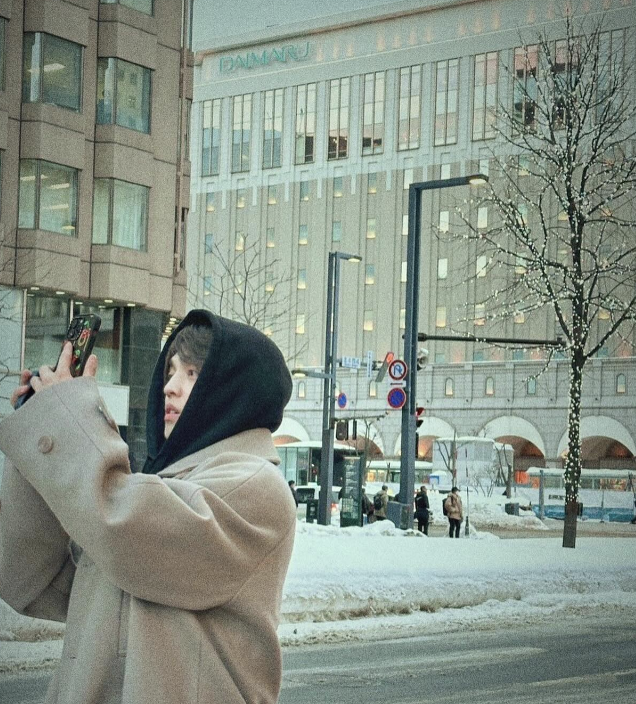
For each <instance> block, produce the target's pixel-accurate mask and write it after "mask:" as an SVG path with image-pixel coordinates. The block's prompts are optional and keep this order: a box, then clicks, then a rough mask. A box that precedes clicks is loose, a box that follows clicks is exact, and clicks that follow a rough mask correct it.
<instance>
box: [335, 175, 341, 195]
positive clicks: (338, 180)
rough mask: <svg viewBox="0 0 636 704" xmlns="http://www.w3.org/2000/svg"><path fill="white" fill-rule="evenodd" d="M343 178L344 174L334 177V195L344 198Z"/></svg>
mask: <svg viewBox="0 0 636 704" xmlns="http://www.w3.org/2000/svg"><path fill="white" fill-rule="evenodd" d="M342 189H343V178H342V176H334V177H333V197H334V198H342V193H343V190H342Z"/></svg>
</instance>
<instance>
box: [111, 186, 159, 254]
mask: <svg viewBox="0 0 636 704" xmlns="http://www.w3.org/2000/svg"><path fill="white" fill-rule="evenodd" d="M149 190H150V189H149V188H146V186H138V185H136V184H134V183H126V182H125V181H115V183H114V192H113V234H112V243H113V244H115V245H118V246H119V247H129V248H130V249H138V250H142V251H145V250H146V244H147V241H146V235H147V228H148V191H149Z"/></svg>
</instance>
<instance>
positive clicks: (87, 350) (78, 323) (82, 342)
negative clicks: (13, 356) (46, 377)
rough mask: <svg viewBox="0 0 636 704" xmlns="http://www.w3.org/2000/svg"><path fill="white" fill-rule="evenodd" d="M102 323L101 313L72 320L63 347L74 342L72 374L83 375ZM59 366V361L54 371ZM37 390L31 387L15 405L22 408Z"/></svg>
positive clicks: (36, 373)
mask: <svg viewBox="0 0 636 704" xmlns="http://www.w3.org/2000/svg"><path fill="white" fill-rule="evenodd" d="M101 324H102V319H101V318H100V317H99V315H92V314H91V315H77V316H75V317H74V318H73V320H71V324H70V325H69V326H68V330H67V331H66V335H65V337H64V342H63V343H62V349H63V348H64V344H65V343H66V342H71V343H72V344H73V356H72V357H71V366H70V369H71V375H72V376H74V377H75V376H82V374H83V373H84V367H85V366H86V362H87V360H88V358H89V357H90V354H91V352H92V351H93V346H94V345H95V339H96V337H97V332H98V331H99V327H100V325H101ZM56 368H57V362H56V364H55V367H53V371H55V369H56ZM33 376H38V372H37V371H36V372H33ZM34 393H35V392H34V391H33V389H29V391H27V392H26V394H23V395H22V396H20V398H19V399H18V400H17V401H16V404H15V407H16V408H20V407H21V406H23V405H24V404H25V403H26V402H27V401H28V399H29V398H31V396H33V394H34Z"/></svg>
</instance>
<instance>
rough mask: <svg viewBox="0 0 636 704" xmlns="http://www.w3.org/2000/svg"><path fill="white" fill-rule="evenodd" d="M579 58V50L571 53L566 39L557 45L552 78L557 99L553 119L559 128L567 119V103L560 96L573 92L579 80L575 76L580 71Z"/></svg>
mask: <svg viewBox="0 0 636 704" xmlns="http://www.w3.org/2000/svg"><path fill="white" fill-rule="evenodd" d="M578 58H579V52H578V50H575V51H571V50H570V47H568V42H567V40H566V39H560V40H559V41H557V42H556V43H555V46H554V60H553V62H552V78H553V81H554V89H555V95H556V96H557V99H556V100H555V101H554V105H553V108H552V119H553V120H554V122H555V123H556V126H557V127H559V126H562V124H563V121H564V119H565V103H564V100H563V99H561V98H560V97H559V96H561V95H564V94H565V93H566V92H568V91H569V90H571V88H570V86H571V85H573V83H574V82H575V81H576V80H577V79H575V78H574V75H575V74H576V72H577V71H578Z"/></svg>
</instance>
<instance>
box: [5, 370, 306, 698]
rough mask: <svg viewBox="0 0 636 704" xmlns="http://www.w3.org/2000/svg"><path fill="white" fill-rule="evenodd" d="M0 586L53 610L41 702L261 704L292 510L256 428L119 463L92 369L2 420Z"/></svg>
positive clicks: (273, 680) (274, 683)
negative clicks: (57, 654) (166, 461)
mask: <svg viewBox="0 0 636 704" xmlns="http://www.w3.org/2000/svg"><path fill="white" fill-rule="evenodd" d="M0 449H1V450H2V452H4V453H5V455H6V456H7V458H8V460H9V461H8V462H6V463H5V472H4V477H3V481H2V489H1V497H0V498H1V508H0V596H1V597H2V598H3V599H4V600H5V601H6V602H8V603H9V604H10V605H11V606H12V607H13V608H14V609H16V610H17V611H19V612H21V613H24V614H27V615H31V616H37V617H40V618H47V619H55V620H59V621H66V624H67V625H66V635H65V639H64V646H63V652H62V659H61V663H60V666H59V668H58V670H57V672H56V674H55V676H54V678H53V681H52V683H51V686H50V689H49V691H48V694H47V698H46V704H239V703H241V704H242V703H245V702H248V703H253V704H270V703H272V704H273V703H274V702H276V701H277V699H278V693H279V689H280V679H281V656H280V646H279V643H278V638H277V635H276V628H277V625H278V620H279V613H280V603H281V594H282V587H283V582H284V579H285V574H286V571H287V566H288V563H289V559H290V555H291V551H292V546H293V539H294V526H295V521H296V514H295V506H294V502H293V500H292V496H291V493H290V491H289V488H288V486H287V484H286V482H285V481H284V479H283V477H282V475H281V473H280V471H279V470H278V469H276V468H275V467H274V466H273V465H274V463H277V462H278V457H277V454H276V451H275V448H274V445H273V443H272V439H271V434H270V432H269V431H268V430H250V431H246V432H244V433H241V434H239V435H237V436H235V437H232V438H228V439H226V440H223V441H221V442H219V443H217V444H215V445H213V446H210V447H208V448H206V449H204V450H201V451H199V452H197V453H195V454H193V455H191V456H189V457H186V458H184V459H182V460H180V461H179V462H177V463H175V464H173V465H172V466H170V467H167V468H166V469H165V470H163V471H162V472H161V474H160V475H159V476H156V475H148V474H131V473H130V470H129V466H128V459H127V457H128V448H127V445H126V444H125V443H124V442H123V441H122V439H121V438H120V436H119V434H118V433H117V431H116V426H115V424H114V422H113V421H112V419H111V418H110V417H109V416H108V412H107V411H106V409H105V407H104V405H103V403H102V401H101V399H100V397H99V394H98V389H97V385H96V383H95V381H94V380H93V379H88V378H82V379H74V380H72V381H66V382H63V383H61V384H57V385H55V386H52V387H49V388H46V389H44V390H42V391H41V392H39V393H37V394H36V395H35V396H34V397H33V398H31V399H30V400H29V401H28V402H27V404H26V405H25V406H23V407H22V409H20V410H19V411H17V412H15V413H13V414H11V415H10V416H8V417H7V418H6V419H5V420H4V421H3V422H2V423H1V424H0Z"/></svg>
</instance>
